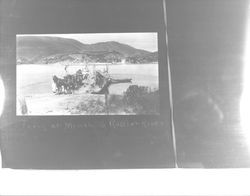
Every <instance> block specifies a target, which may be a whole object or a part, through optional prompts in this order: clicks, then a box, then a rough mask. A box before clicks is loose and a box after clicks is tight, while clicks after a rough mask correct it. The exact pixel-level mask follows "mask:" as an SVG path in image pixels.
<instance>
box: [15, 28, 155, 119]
mask: <svg viewBox="0 0 250 196" xmlns="http://www.w3.org/2000/svg"><path fill="white" fill-rule="evenodd" d="M16 53H17V54H16V77H17V81H16V88H17V94H16V102H17V104H16V106H17V107H16V114H17V115H31V116H41V115H42V116H46V115H48V116H53V115H157V114H159V77H158V75H159V73H158V39H157V33H156V32H144V33H143V32H142V33H139V32H136V33H85V34H79V33H78V34H20V35H16Z"/></svg>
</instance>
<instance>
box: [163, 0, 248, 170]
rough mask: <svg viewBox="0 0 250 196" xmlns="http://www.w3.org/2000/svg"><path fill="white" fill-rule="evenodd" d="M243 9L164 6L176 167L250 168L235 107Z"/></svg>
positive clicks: (240, 2)
mask: <svg viewBox="0 0 250 196" xmlns="http://www.w3.org/2000/svg"><path fill="white" fill-rule="evenodd" d="M248 4H249V1H248V0H237V1H235V0H168V1H167V14H168V32H169V52H170V62H171V68H172V69H171V71H172V80H173V81H172V82H173V99H174V109H175V110H174V111H175V116H174V117H175V118H174V119H175V127H176V135H177V152H178V164H179V166H180V167H249V166H250V153H249V152H250V151H249V150H250V149H249V148H248V145H249V144H247V143H249V141H247V138H246V136H245V134H244V131H242V128H241V125H240V107H239V106H240V99H241V93H242V89H243V88H242V80H243V78H242V75H243V68H244V65H243V58H244V48H245V38H246V24H247V14H248V12H247V10H248V6H249V5H248ZM215 106H217V107H218V109H219V110H220V111H221V113H222V114H223V116H224V118H223V119H221V117H220V115H221V114H219V113H218V110H217V109H216V107H215ZM248 131H249V130H248Z"/></svg>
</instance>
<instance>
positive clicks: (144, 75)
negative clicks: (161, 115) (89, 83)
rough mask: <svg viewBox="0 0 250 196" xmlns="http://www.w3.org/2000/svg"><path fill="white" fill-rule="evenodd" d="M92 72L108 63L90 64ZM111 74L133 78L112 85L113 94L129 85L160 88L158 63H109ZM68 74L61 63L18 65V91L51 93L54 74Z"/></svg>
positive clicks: (117, 77) (117, 76)
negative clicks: (129, 80) (127, 81)
mask: <svg viewBox="0 0 250 196" xmlns="http://www.w3.org/2000/svg"><path fill="white" fill-rule="evenodd" d="M84 67H85V66H79V65H72V66H69V67H68V69H67V71H68V73H69V74H74V73H75V72H76V71H77V70H79V69H83V68H84ZM88 68H89V70H90V72H93V71H94V69H95V70H101V71H103V70H105V69H106V65H105V64H102V65H96V66H92V65H90V66H88ZM108 71H109V74H110V75H111V76H112V77H113V78H114V79H124V78H131V79H132V83H124V84H114V85H112V86H111V87H110V93H111V94H122V93H123V92H124V91H125V90H126V89H127V88H128V86H129V85H141V86H148V87H149V88H151V89H158V88H159V78H158V64H120V65H109V66H108ZM65 74H66V72H65V70H64V66H62V65H60V64H51V65H43V64H23V65H17V92H18V94H20V93H21V94H22V95H24V96H29V95H34V94H45V93H51V84H52V76H53V75H56V76H58V77H63V76H64V75H65Z"/></svg>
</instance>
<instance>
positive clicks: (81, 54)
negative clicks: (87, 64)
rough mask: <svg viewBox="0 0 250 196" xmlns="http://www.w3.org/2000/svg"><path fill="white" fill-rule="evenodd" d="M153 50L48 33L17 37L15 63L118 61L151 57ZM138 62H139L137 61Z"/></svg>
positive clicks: (145, 59)
mask: <svg viewBox="0 0 250 196" xmlns="http://www.w3.org/2000/svg"><path fill="white" fill-rule="evenodd" d="M152 55H153V53H151V52H148V51H146V50H140V49H136V48H134V47H132V46H129V45H127V44H122V43H119V42H115V41H109V42H99V43H95V44H84V43H81V42H79V41H77V40H74V39H68V38H60V37H49V36H18V37H17V63H18V64H24V63H31V64H32V63H33V64H35V63H55V62H60V61H66V60H67V61H72V62H81V61H82V60H83V59H86V58H87V59H88V61H91V62H119V61H121V60H122V59H125V58H126V59H128V58H130V57H135V56H136V57H137V58H140V57H143V58H144V61H147V59H151V58H152V57H150V56H152ZM138 62H139V61H138Z"/></svg>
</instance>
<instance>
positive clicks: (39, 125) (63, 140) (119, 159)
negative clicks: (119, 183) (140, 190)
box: [1, 0, 174, 169]
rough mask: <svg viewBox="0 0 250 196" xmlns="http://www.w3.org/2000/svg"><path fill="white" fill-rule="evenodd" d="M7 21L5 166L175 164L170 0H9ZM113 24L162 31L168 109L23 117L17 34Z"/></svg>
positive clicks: (107, 28)
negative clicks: (166, 2) (167, 20)
mask: <svg viewBox="0 0 250 196" xmlns="http://www.w3.org/2000/svg"><path fill="white" fill-rule="evenodd" d="M1 29H2V30H1V46H2V48H1V49H2V50H1V55H2V56H1V60H2V62H3V63H2V64H1V72H2V75H3V80H4V83H5V86H6V88H7V89H6V90H7V93H6V95H7V98H6V100H7V102H6V106H5V111H4V113H3V115H2V117H1V129H2V130H1V131H2V133H1V136H2V138H1V141H2V144H1V148H2V155H3V167H11V168H36V169H93V168H99V169H102V168H161V167H172V166H174V158H173V157H174V156H173V148H172V139H171V134H170V123H169V122H170V116H169V113H170V111H169V95H168V78H167V64H166V62H167V61H166V41H165V27H164V15H163V7H162V1H159V0H157V1H151V0H128V1H124V0H102V1H99V0H51V1H46V0H18V1H13V0H12V1H9V0H8V1H7V0H6V1H5V0H2V1H1ZM105 32H106V33H112V32H157V33H158V37H159V39H158V45H159V80H160V83H159V85H160V104H161V105H160V106H161V110H160V112H161V115H160V116H73V117H70V116H61V117H49V116H48V117H39V116H36V117H28V116H27V117H16V115H15V89H16V88H15V86H16V85H15V82H16V81H15V72H16V57H15V56H16V49H15V44H16V37H15V36H16V34H53V33H55V34H60V33H62V34H65V33H105ZM45 104H46V103H45ZM110 123H116V124H117V123H120V126H124V127H122V128H119V127H116V126H113V124H112V125H110ZM124 123H125V125H124ZM131 123H132V124H131ZM149 123H151V124H150V125H149Z"/></svg>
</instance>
